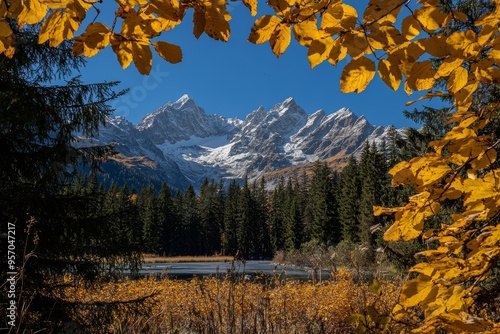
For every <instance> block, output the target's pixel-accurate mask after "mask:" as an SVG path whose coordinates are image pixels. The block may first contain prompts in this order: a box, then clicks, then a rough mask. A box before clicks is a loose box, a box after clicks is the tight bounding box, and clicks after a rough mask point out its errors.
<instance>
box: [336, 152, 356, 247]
mask: <svg viewBox="0 0 500 334" xmlns="http://www.w3.org/2000/svg"><path fill="white" fill-rule="evenodd" d="M360 194H361V185H360V183H359V167H358V161H357V160H356V158H355V157H354V156H353V155H351V156H350V157H349V162H348V165H347V166H346V167H345V168H344V169H343V170H342V172H341V174H340V196H339V201H338V205H339V219H340V223H341V226H342V239H343V240H346V241H348V242H351V243H357V242H359V241H360V235H359V232H360V231H359V219H358V218H359V197H360Z"/></svg>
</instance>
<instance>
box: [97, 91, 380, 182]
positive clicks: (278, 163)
mask: <svg viewBox="0 0 500 334" xmlns="http://www.w3.org/2000/svg"><path fill="white" fill-rule="evenodd" d="M387 130H388V127H382V126H373V125H371V124H370V123H368V121H367V120H366V119H365V118H364V117H363V116H361V117H358V116H356V115H355V114H354V113H353V112H352V111H350V110H349V109H347V108H342V109H340V110H338V111H336V112H334V113H332V114H327V113H325V111H323V110H318V111H316V112H314V113H313V114H310V115H309V114H307V113H306V112H305V111H304V110H303V109H302V108H301V107H300V106H299V105H297V104H296V102H295V100H294V99H293V98H288V99H286V100H285V101H283V102H281V103H278V104H276V105H275V106H274V107H273V108H271V110H269V111H266V110H264V108H263V107H259V108H257V109H256V110H254V111H252V112H250V113H249V114H248V115H247V117H246V118H245V120H243V121H242V120H239V119H237V118H234V119H233V118H226V117H223V116H219V115H215V114H212V115H208V114H206V113H205V111H204V110H203V109H202V108H201V107H199V106H197V105H196V103H195V102H194V100H193V99H192V98H190V97H189V96H187V95H183V96H182V97H181V98H180V99H179V100H177V101H176V102H169V103H167V104H166V105H164V106H163V107H161V108H159V109H158V110H156V111H154V112H153V113H151V114H149V115H147V116H145V117H144V118H143V119H142V121H141V122H140V123H139V124H138V125H133V124H132V123H130V122H128V121H127V120H126V119H125V118H123V117H110V118H109V119H108V120H107V122H106V125H105V126H104V127H102V128H101V129H100V132H99V136H98V137H96V138H95V140H97V141H98V142H100V143H103V144H109V143H114V144H115V149H116V150H117V151H118V152H119V153H121V154H122V155H121V156H122V157H128V158H129V159H128V160H127V161H128V165H127V166H128V167H127V168H133V165H131V164H130V161H131V160H130V158H132V157H136V158H137V157H142V159H140V161H142V162H143V161H144V159H146V160H147V161H151V162H154V163H150V164H147V165H148V166H151V169H152V170H153V171H152V172H151V173H153V174H155V175H157V176H158V179H161V180H164V181H166V182H167V183H168V184H169V185H171V186H173V187H176V188H180V189H184V188H185V187H186V186H187V185H188V184H190V183H191V184H193V185H194V186H195V188H197V187H199V185H200V184H201V182H203V180H204V179H205V178H206V177H208V178H209V179H214V180H227V179H242V178H244V177H245V175H248V177H249V179H250V180H252V179H255V178H258V177H259V176H261V175H263V174H265V173H269V172H273V171H276V170H278V169H282V168H287V167H293V166H297V165H301V164H304V163H308V162H313V161H317V160H324V159H327V158H330V157H332V156H335V155H336V154H338V153H340V152H343V153H345V154H352V153H357V152H359V151H360V150H361V148H362V145H363V143H364V142H365V141H367V140H368V141H370V142H372V141H376V142H378V141H380V140H382V139H383V138H384V137H385V136H386V132H387ZM115 161H117V162H118V163H119V162H120V159H115ZM144 168H145V167H144V163H143V164H142V165H141V169H142V170H144ZM105 169H106V168H105ZM151 173H148V174H151Z"/></svg>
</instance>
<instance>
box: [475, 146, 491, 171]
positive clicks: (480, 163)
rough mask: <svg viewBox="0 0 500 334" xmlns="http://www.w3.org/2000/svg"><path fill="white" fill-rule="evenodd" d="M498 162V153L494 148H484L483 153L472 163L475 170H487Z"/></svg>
mask: <svg viewBox="0 0 500 334" xmlns="http://www.w3.org/2000/svg"><path fill="white" fill-rule="evenodd" d="M495 161H497V152H496V151H495V150H494V149H493V148H490V149H488V148H486V147H484V149H483V151H482V152H481V153H479V155H478V156H477V158H476V159H475V160H473V161H472V162H471V166H472V168H474V169H476V170H477V169H480V168H486V167H488V166H490V165H491V164H493V163H494V162H495Z"/></svg>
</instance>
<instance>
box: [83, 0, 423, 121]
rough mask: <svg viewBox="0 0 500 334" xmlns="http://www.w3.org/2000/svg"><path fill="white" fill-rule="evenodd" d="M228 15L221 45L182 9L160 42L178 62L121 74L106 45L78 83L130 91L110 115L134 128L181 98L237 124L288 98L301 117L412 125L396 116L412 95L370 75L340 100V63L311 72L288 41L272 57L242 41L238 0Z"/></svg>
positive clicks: (242, 10)
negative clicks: (338, 115) (175, 50)
mask: <svg viewBox="0 0 500 334" xmlns="http://www.w3.org/2000/svg"><path fill="white" fill-rule="evenodd" d="M259 5H260V8H259V13H258V16H257V17H259V16H260V15H262V14H263V13H264V12H265V11H266V10H268V9H267V8H266V7H267V5H264V2H260V3H259ZM99 6H100V8H101V10H102V13H101V14H100V16H99V17H98V19H97V20H98V21H101V22H103V23H106V24H108V25H111V20H108V18H107V17H106V15H105V13H106V12H111V13H113V12H114V10H115V8H116V7H115V4H114V3H109V2H108V3H106V4H100V5H99ZM229 12H230V14H231V15H232V17H233V19H232V20H231V21H230V24H231V37H230V40H229V42H228V43H224V42H220V41H213V40H212V39H210V38H209V37H208V36H206V35H205V34H203V35H202V36H201V37H200V39H199V40H197V39H196V38H195V37H194V36H193V34H192V28H193V23H192V11H190V12H188V13H187V15H186V17H185V19H184V22H183V23H182V24H181V25H179V26H177V27H176V28H175V29H173V30H172V31H169V32H166V33H163V34H162V36H161V37H160V38H161V39H162V40H166V41H168V42H170V43H174V44H177V45H179V46H180V47H181V48H182V51H183V61H182V62H181V63H179V64H175V65H173V64H170V63H168V62H166V61H165V60H163V59H161V58H160V57H158V56H157V55H154V58H153V69H152V71H151V73H152V74H151V75H149V76H143V75H141V74H139V72H138V71H137V69H136V68H135V66H134V64H133V63H132V64H131V65H130V66H129V67H128V68H127V69H125V70H123V69H122V68H121V66H120V64H119V63H118V61H117V59H116V56H115V55H114V53H113V51H112V50H111V48H110V47H108V48H106V49H105V50H102V51H101V52H100V53H99V54H98V55H97V56H95V57H93V58H90V59H89V60H88V63H87V67H86V68H85V69H84V71H83V72H82V76H83V79H84V80H85V81H87V82H100V81H115V80H116V81H121V82H122V84H121V86H120V87H123V88H127V87H128V88H130V89H131V91H130V93H129V94H128V96H126V97H124V98H122V99H120V100H118V101H116V102H115V108H116V109H117V112H116V114H117V115H122V116H125V117H126V118H127V119H128V120H130V121H131V122H132V123H134V124H137V123H138V122H140V120H141V118H142V117H143V116H145V115H146V114H148V113H151V112H153V111H154V110H156V109H157V108H158V107H160V106H162V105H164V104H165V103H167V102H169V101H175V100H177V99H178V98H179V97H180V96H182V95H183V94H189V95H190V96H191V97H192V98H193V99H194V100H195V101H196V103H197V104H198V105H199V106H201V107H203V108H204V109H205V112H206V113H208V114H220V115H223V116H226V117H236V116H237V117H239V118H242V119H243V118H244V117H245V116H246V115H247V114H248V113H250V112H251V111H252V110H255V109H256V108H258V107H259V106H261V105H262V106H264V108H266V110H269V109H270V108H271V107H272V106H273V105H274V104H276V103H279V102H281V101H283V100H285V99H286V98H287V97H290V96H292V97H294V98H295V100H296V102H297V104H299V105H300V106H301V107H302V108H304V110H305V111H306V112H307V113H309V114H311V113H313V112H315V111H316V110H318V109H324V110H325V111H326V113H328V114H329V113H332V112H335V111H337V110H338V109H340V108H342V107H348V108H350V109H351V110H352V111H353V112H354V113H355V114H356V115H358V116H361V115H365V117H366V118H367V119H368V121H369V122H370V123H372V124H374V125H390V124H392V125H395V126H397V127H403V126H413V125H414V124H413V123H412V122H410V121H408V120H407V119H405V118H404V117H403V115H402V110H404V109H410V110H412V109H413V108H414V107H413V106H410V107H406V106H405V102H406V101H408V100H412V99H415V98H416V96H411V97H408V96H407V95H406V93H405V92H404V91H403V89H402V88H400V90H399V91H397V92H394V91H392V90H391V89H390V88H388V87H387V86H386V85H385V84H384V83H383V82H382V81H381V80H380V79H378V76H376V78H375V79H374V80H373V81H372V82H371V83H370V85H369V86H368V88H367V90H365V91H364V92H362V93H360V94H356V93H352V94H343V93H341V92H340V88H339V79H340V75H341V72H342V67H343V66H345V65H346V63H345V62H343V63H341V67H333V66H331V65H330V64H329V63H328V62H324V63H323V64H321V65H319V66H317V67H316V68H314V69H312V70H311V69H310V67H309V62H308V61H307V48H305V47H302V46H300V45H298V43H297V42H296V41H294V40H292V43H291V45H290V47H289V48H288V49H287V51H286V52H285V54H283V55H282V56H281V57H280V58H279V59H278V58H276V56H275V55H274V54H273V53H272V51H271V48H270V46H269V43H266V44H262V45H254V44H251V43H250V42H248V41H247V38H248V35H249V32H250V29H251V27H252V25H253V22H254V20H255V17H252V16H251V15H250V12H249V11H248V9H247V8H246V7H245V6H244V5H243V4H242V3H241V2H230V7H229ZM88 15H89V17H91V18H93V17H94V12H93V11H92V10H90V12H89V14H88ZM153 54H154V50H153Z"/></svg>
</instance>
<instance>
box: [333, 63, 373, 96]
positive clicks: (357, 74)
mask: <svg viewBox="0 0 500 334" xmlns="http://www.w3.org/2000/svg"><path fill="white" fill-rule="evenodd" d="M374 76H375V63H374V62H373V61H372V60H370V59H368V58H366V57H360V58H358V59H353V60H351V62H350V63H349V64H347V65H346V67H344V69H343V71H342V77H341V78H340V90H341V91H342V92H343V93H353V92H355V93H361V92H362V91H364V90H365V88H366V87H367V86H368V84H369V83H370V81H372V79H373V77H374Z"/></svg>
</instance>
